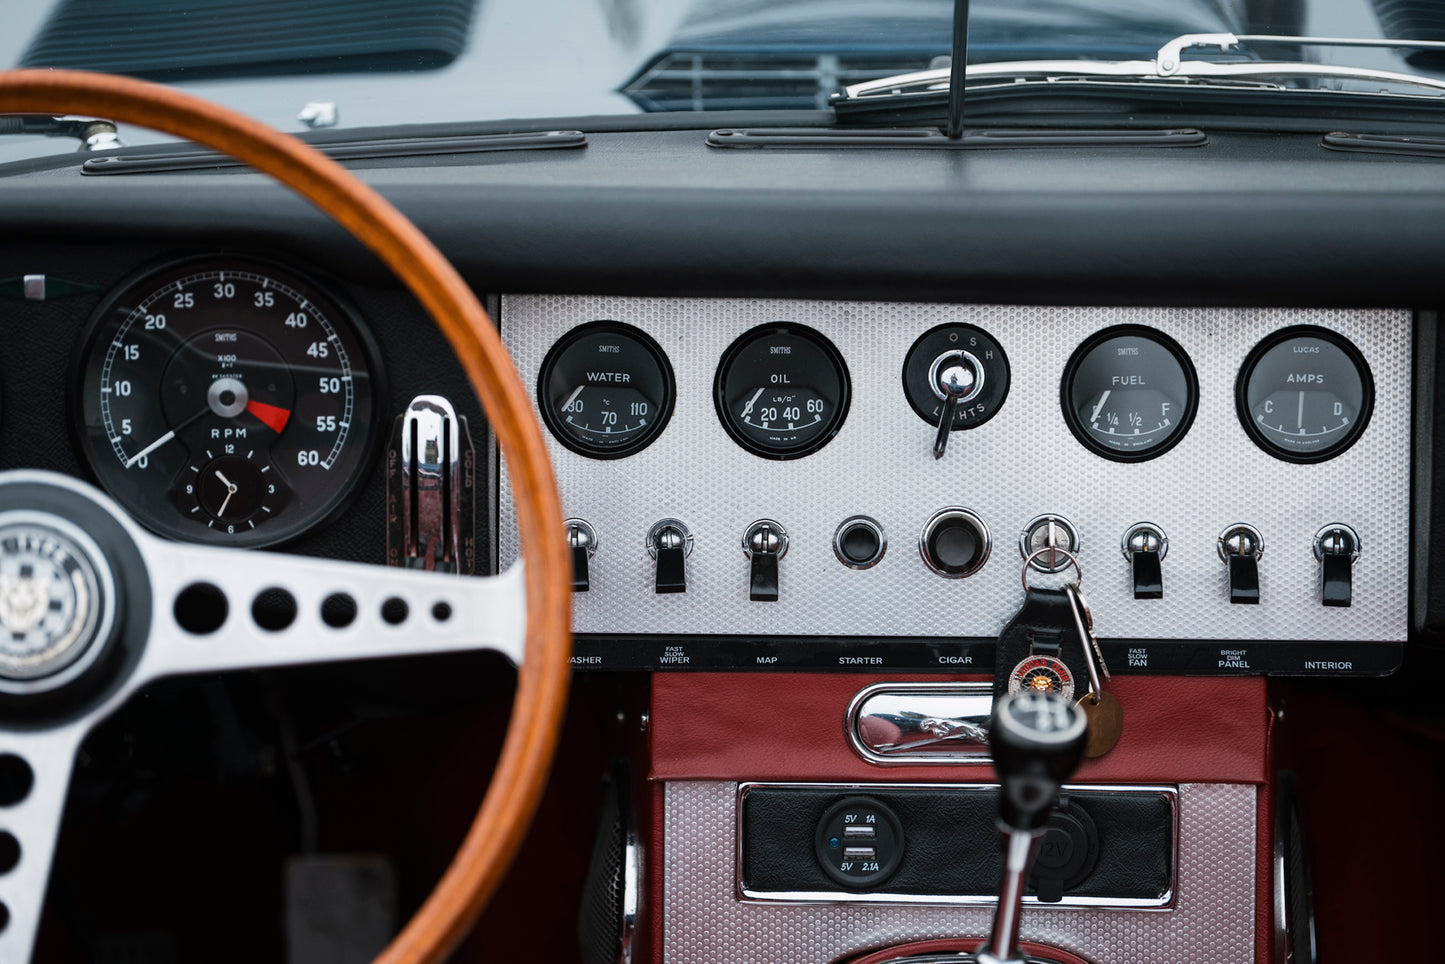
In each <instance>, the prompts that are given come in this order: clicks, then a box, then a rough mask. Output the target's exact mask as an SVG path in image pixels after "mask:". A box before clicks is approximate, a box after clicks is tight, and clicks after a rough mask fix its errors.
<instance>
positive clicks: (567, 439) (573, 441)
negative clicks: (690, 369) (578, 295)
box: [536, 320, 677, 460]
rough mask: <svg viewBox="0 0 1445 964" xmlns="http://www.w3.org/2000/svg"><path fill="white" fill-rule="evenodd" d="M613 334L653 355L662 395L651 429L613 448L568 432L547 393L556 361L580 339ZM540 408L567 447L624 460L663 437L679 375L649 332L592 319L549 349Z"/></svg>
mask: <svg viewBox="0 0 1445 964" xmlns="http://www.w3.org/2000/svg"><path fill="white" fill-rule="evenodd" d="M603 332H607V333H611V334H614V335H622V336H624V337H626V338H630V339H632V340H633V341H635V342H637V344H639V345H641V346H642V348H643V350H644V351H646V352H647V354H648V355H650V356H651V357H652V360H653V361H654V362H655V363H656V365H657V372H658V374H659V376H661V379H662V386H663V398H662V399H660V400H659V401H658V410H659V412H660V415H659V417H658V419H657V421H656V422H654V423H653V424H652V426H651V428H650V430H649V431H647V432H646V433H644V434H642V435H639V436H637V437H636V438H634V439H630V440H628V441H627V442H625V443H623V444H621V445H614V446H610V447H603V446H596V445H589V444H587V443H586V442H583V441H582V440H580V439H577V438H575V437H573V436H572V435H571V434H569V433H568V432H567V430H566V428H565V427H564V422H563V419H562V417H561V413H559V412H557V411H556V410H555V408H554V405H553V403H552V401H551V400H550V399H549V398H548V396H547V392H546V386H547V382H548V381H549V380H551V378H552V372H553V370H555V369H556V367H557V362H558V361H559V360H560V359H561V358H562V356H563V355H564V354H565V353H566V352H567V351H568V349H570V348H572V347H573V346H574V345H576V344H577V343H578V342H580V341H582V340H583V339H585V338H588V337H590V336H592V335H596V334H599V333H603ZM536 394H537V410H538V411H539V412H541V413H542V421H543V423H544V424H545V425H546V426H547V430H548V431H549V432H551V433H552V437H553V438H555V439H556V440H557V441H558V442H560V443H562V445H564V446H565V447H566V448H568V449H570V450H571V451H573V452H576V453H577V454H578V455H584V456H586V457H587V458H589V459H601V460H611V459H623V458H626V457H627V456H629V455H636V454H637V453H638V452H641V451H642V450H643V449H645V448H647V447H648V446H649V445H651V444H652V443H653V442H655V441H657V440H658V439H659V438H661V437H662V433H663V430H664V429H666V428H667V423H668V422H669V421H671V420H672V411H673V409H674V408H676V407H677V378H676V376H674V374H673V371H672V362H671V361H669V360H668V357H667V352H665V351H663V350H662V346H661V345H659V344H658V343H657V340H656V339H654V338H653V337H652V336H651V335H649V334H648V333H647V332H645V331H643V330H642V329H640V328H637V327H634V326H632V325H629V324H626V323H624V322H621V321H612V320H603V321H589V322H587V323H585V324H581V325H578V326H577V327H576V328H573V329H572V330H570V331H568V332H567V334H565V335H563V336H562V337H561V338H559V339H557V341H556V342H555V343H554V344H553V345H552V347H551V348H549V349H547V354H546V356H545V357H544V358H543V359H542V367H541V368H540V369H539V370H538V372H537V389H536Z"/></svg>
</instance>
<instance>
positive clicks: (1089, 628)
mask: <svg viewBox="0 0 1445 964" xmlns="http://www.w3.org/2000/svg"><path fill="white" fill-rule="evenodd" d="M1064 591H1065V592H1066V593H1067V594H1068V596H1069V602H1070V603H1071V606H1070V608H1071V609H1072V610H1073V613H1074V627H1075V629H1077V630H1078V633H1079V638H1080V639H1081V640H1083V641H1084V664H1085V666H1086V667H1087V668H1088V671H1089V691H1088V692H1087V693H1085V694H1084V695H1083V696H1081V697H1080V698H1079V702H1078V707H1079V709H1081V710H1083V711H1084V716H1085V718H1086V719H1088V721H1089V737H1088V742H1087V743H1086V744H1085V747H1084V756H1086V757H1088V758H1089V759H1091V760H1092V759H1096V758H1098V757H1101V756H1103V755H1104V754H1106V753H1108V752H1109V751H1110V750H1112V749H1114V746H1115V745H1116V744H1117V743H1118V742H1119V737H1120V736H1121V735H1123V732H1124V707H1123V705H1122V704H1121V703H1120V702H1119V700H1118V698H1117V697H1115V696H1114V694H1112V693H1106V692H1105V691H1104V684H1103V683H1102V682H1101V681H1100V678H1099V677H1100V673H1101V671H1102V674H1103V678H1104V679H1109V678H1110V677H1109V667H1108V666H1106V665H1105V664H1104V654H1103V652H1102V651H1101V650H1100V649H1099V639H1098V637H1097V636H1095V635H1094V615H1093V612H1092V611H1090V609H1089V604H1088V602H1087V601H1086V600H1085V599H1084V594H1083V592H1081V591H1080V589H1079V586H1078V584H1077V583H1069V584H1068V585H1066V586H1065V587H1064Z"/></svg>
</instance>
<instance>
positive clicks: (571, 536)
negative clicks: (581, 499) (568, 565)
mask: <svg viewBox="0 0 1445 964" xmlns="http://www.w3.org/2000/svg"><path fill="white" fill-rule="evenodd" d="M562 525H564V526H566V528H567V548H568V550H569V551H570V552H571V553H572V591H573V592H587V591H588V590H589V589H591V588H592V580H591V577H590V575H589V573H588V565H587V561H588V560H589V559H591V558H592V557H593V556H595V555H597V530H596V529H594V528H592V526H591V525H590V524H588V523H587V522H586V521H585V520H583V519H568V520H566V521H565V522H563V523H562Z"/></svg>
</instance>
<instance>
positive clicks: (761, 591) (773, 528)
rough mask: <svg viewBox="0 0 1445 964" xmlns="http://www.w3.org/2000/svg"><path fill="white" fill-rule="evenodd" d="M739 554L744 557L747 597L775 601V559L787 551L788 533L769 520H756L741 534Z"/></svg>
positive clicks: (754, 599)
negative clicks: (740, 552)
mask: <svg viewBox="0 0 1445 964" xmlns="http://www.w3.org/2000/svg"><path fill="white" fill-rule="evenodd" d="M743 554H744V555H746V556H747V557H748V562H749V565H748V598H749V599H750V600H752V601H753V602H777V601H778V560H779V559H781V558H783V556H785V555H787V554H788V532H787V530H786V529H784V528H783V527H782V526H780V525H778V523H776V522H774V521H773V520H772V519H759V520H758V521H757V522H754V523H753V524H752V525H750V526H748V531H747V532H745V533H743Z"/></svg>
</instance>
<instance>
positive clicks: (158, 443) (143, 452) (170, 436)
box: [125, 429, 176, 468]
mask: <svg viewBox="0 0 1445 964" xmlns="http://www.w3.org/2000/svg"><path fill="white" fill-rule="evenodd" d="M175 437H176V430H175V429H171V430H170V431H169V432H167V433H166V434H164V435H162V436H161V437H160V438H158V439H156V440H155V441H154V442H152V443H151V444H149V445H147V446H146V447H145V448H143V449H141V450H140V451H139V452H137V453H136V454H135V455H132V456H131V457H130V458H129V459H127V460H126V463H125V467H126V468H130V467H131V466H132V465H135V464H136V463H137V462H139V461H140V460H141V459H143V458H145V457H146V456H147V455H150V454H151V453H152V452H154V451H155V450H156V449H158V448H160V447H161V446H162V445H165V444H166V443H167V442H169V441H170V440H171V439H173V438H175Z"/></svg>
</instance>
